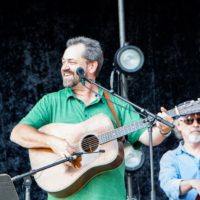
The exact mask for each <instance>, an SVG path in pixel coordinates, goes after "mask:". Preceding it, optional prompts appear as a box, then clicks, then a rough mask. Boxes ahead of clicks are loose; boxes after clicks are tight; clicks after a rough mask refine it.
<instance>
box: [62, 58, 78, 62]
mask: <svg viewBox="0 0 200 200" xmlns="http://www.w3.org/2000/svg"><path fill="white" fill-rule="evenodd" d="M63 61H68V62H70V61H77V60H76V59H73V58H68V59H65V58H62V62H63Z"/></svg>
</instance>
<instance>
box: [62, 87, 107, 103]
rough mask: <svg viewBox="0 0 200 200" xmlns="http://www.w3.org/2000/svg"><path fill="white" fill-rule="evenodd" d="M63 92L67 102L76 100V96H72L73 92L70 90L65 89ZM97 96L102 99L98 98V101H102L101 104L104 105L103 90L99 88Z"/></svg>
mask: <svg viewBox="0 0 200 200" xmlns="http://www.w3.org/2000/svg"><path fill="white" fill-rule="evenodd" d="M65 91H66V98H67V100H68V99H69V98H76V96H75V95H74V92H73V90H72V89H71V88H65ZM98 93H99V96H100V97H102V98H99V101H102V102H103V103H106V99H105V97H104V93H103V89H102V88H99V91H98Z"/></svg>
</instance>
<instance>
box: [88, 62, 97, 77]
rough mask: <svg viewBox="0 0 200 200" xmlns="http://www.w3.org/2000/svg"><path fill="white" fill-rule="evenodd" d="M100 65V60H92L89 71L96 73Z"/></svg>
mask: <svg viewBox="0 0 200 200" xmlns="http://www.w3.org/2000/svg"><path fill="white" fill-rule="evenodd" d="M97 67H98V62H97V61H90V62H89V64H88V68H87V71H88V72H89V73H91V74H96V71H97Z"/></svg>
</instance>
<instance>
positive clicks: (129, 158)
mask: <svg viewBox="0 0 200 200" xmlns="http://www.w3.org/2000/svg"><path fill="white" fill-rule="evenodd" d="M124 157H125V169H126V171H128V172H132V171H135V170H137V169H139V168H140V167H142V165H143V163H144V160H145V157H144V152H143V150H142V148H141V147H140V148H139V149H136V148H134V147H133V145H131V144H130V143H129V142H126V143H125V146H124Z"/></svg>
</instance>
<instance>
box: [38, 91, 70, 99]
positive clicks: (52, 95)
mask: <svg viewBox="0 0 200 200" xmlns="http://www.w3.org/2000/svg"><path fill="white" fill-rule="evenodd" d="M70 95H72V91H71V90H70V89H68V88H64V89H61V90H59V91H56V92H51V93H48V94H46V95H44V96H43V97H42V99H55V98H67V97H69V96H70Z"/></svg>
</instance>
